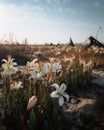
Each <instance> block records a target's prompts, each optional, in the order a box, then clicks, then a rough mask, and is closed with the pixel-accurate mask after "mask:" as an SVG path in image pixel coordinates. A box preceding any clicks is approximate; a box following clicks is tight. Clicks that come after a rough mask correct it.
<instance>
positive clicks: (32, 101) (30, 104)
mask: <svg viewBox="0 0 104 130" xmlns="http://www.w3.org/2000/svg"><path fill="white" fill-rule="evenodd" d="M36 103H37V97H36V96H35V95H34V96H32V97H31V98H30V99H29V102H28V105H27V110H30V109H31V108H33V107H34V106H35V104H36Z"/></svg>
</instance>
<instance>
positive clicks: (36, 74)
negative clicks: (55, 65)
mask: <svg viewBox="0 0 104 130" xmlns="http://www.w3.org/2000/svg"><path fill="white" fill-rule="evenodd" d="M30 75H31V76H30V79H31V78H33V79H43V73H42V72H36V71H31V72H30Z"/></svg>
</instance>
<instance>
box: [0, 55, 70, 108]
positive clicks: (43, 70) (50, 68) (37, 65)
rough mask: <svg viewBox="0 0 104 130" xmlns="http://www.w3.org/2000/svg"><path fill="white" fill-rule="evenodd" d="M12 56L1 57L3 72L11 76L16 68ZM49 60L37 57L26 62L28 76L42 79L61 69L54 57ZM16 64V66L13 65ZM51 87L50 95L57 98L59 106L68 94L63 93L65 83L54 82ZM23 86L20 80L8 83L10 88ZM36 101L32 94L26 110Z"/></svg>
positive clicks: (15, 88)
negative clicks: (41, 59) (39, 59)
mask: <svg viewBox="0 0 104 130" xmlns="http://www.w3.org/2000/svg"><path fill="white" fill-rule="evenodd" d="M13 60H14V58H12V57H11V56H7V60H6V59H3V60H2V61H3V62H5V63H4V64H2V68H3V72H2V73H3V74H4V75H9V76H11V75H12V74H13V73H16V72H17V70H18V67H17V63H16V62H13ZM49 60H50V61H49V62H46V63H43V62H40V61H38V59H33V60H32V61H31V62H29V61H28V62H27V64H26V67H27V68H28V70H29V74H30V77H29V78H33V79H42V78H43V77H44V76H45V75H48V76H49V74H56V73H57V72H60V71H61V70H62V66H61V64H60V63H59V62H58V61H55V59H54V58H50V59H49ZM15 66H16V67H15ZM52 87H53V88H55V89H56V90H55V91H53V92H52V93H51V94H50V96H51V97H53V98H58V99H59V106H62V105H63V104H64V102H65V100H64V99H66V101H67V102H68V100H69V95H68V94H67V93H65V90H66V85H65V84H64V83H63V84H61V85H60V86H59V85H58V84H56V83H53V84H52ZM20 88H23V86H22V82H21V81H18V82H17V81H12V83H11V84H10V89H11V90H19V89H20ZM36 102H37V97H36V96H35V95H34V96H32V97H31V98H30V99H29V102H28V106H27V110H29V109H31V108H32V107H33V106H34V105H35V104H36Z"/></svg>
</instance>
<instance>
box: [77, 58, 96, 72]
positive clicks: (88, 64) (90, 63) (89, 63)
mask: <svg viewBox="0 0 104 130" xmlns="http://www.w3.org/2000/svg"><path fill="white" fill-rule="evenodd" d="M79 65H82V66H83V71H84V72H85V71H88V70H91V69H92V68H93V66H94V61H93V60H92V59H90V60H89V61H86V60H85V59H82V58H81V57H79Z"/></svg>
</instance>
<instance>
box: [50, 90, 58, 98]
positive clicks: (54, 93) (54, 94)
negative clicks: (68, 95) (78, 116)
mask: <svg viewBox="0 0 104 130" xmlns="http://www.w3.org/2000/svg"><path fill="white" fill-rule="evenodd" d="M50 95H51V97H55V98H57V97H59V95H57V91H53V92H52V93H51V94H50Z"/></svg>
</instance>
